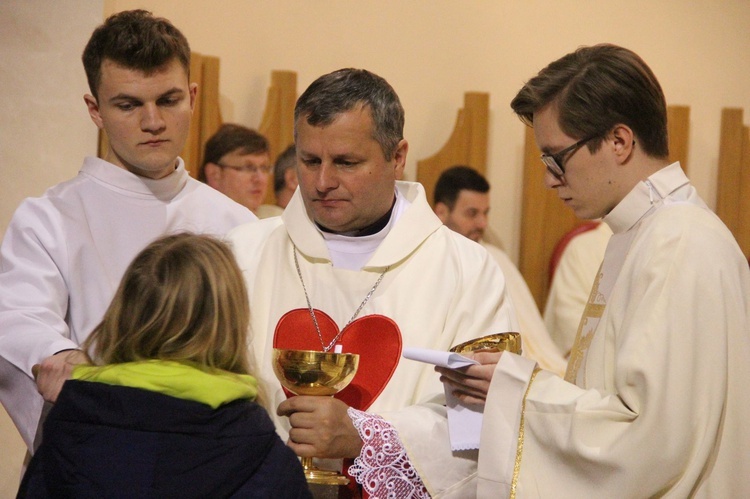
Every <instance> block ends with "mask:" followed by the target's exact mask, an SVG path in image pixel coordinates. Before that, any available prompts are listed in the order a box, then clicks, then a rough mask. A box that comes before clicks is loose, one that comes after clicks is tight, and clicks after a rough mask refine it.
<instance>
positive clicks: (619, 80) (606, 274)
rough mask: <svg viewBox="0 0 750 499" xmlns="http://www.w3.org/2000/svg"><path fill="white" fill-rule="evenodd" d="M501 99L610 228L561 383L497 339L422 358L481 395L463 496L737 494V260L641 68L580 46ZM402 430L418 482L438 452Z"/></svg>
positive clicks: (742, 356) (744, 273)
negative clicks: (449, 357) (457, 356)
mask: <svg viewBox="0 0 750 499" xmlns="http://www.w3.org/2000/svg"><path fill="white" fill-rule="evenodd" d="M511 107H512V108H513V110H514V111H515V113H516V114H517V115H518V116H520V117H521V119H522V120H523V121H524V122H525V123H526V124H527V125H529V126H533V128H534V134H535V138H536V142H537V145H538V146H539V148H540V150H541V151H542V152H543V153H544V154H543V156H542V161H543V162H544V165H545V166H546V167H547V169H548V172H549V173H548V174H547V175H546V176H545V182H546V184H547V186H548V187H549V188H551V189H554V190H555V191H556V193H557V194H558V196H559V197H560V199H562V200H563V202H564V203H565V204H566V205H567V206H569V207H570V208H571V209H572V210H573V211H574V212H575V213H576V215H578V216H579V217H580V218H587V219H594V218H602V219H603V221H604V223H606V224H607V225H609V226H610V228H611V229H612V231H613V233H614V235H613V236H612V237H611V239H610V241H609V244H608V246H607V250H606V252H605V255H604V261H603V262H602V266H601V269H600V270H599V272H598V275H597V278H596V281H595V283H594V285H593V288H592V292H591V295H590V298H589V301H588V303H587V305H586V309H585V310H584V313H583V317H582V319H581V324H580V326H579V328H578V333H577V336H576V342H575V344H574V346H573V350H572V352H571V357H570V362H569V364H568V369H567V373H566V375H565V378H562V377H559V376H557V375H555V374H553V373H551V372H548V371H544V370H539V369H538V366H537V365H536V364H535V363H534V362H533V361H531V360H529V359H525V358H522V357H520V356H518V355H515V354H512V353H509V352H502V353H490V352H482V353H476V354H474V358H475V360H477V361H478V362H479V363H480V364H479V365H472V366H469V367H468V368H466V369H464V370H461V371H460V372H459V371H456V370H449V369H445V368H437V370H438V371H439V372H440V373H441V374H442V377H441V379H442V380H443V382H444V383H446V384H447V387H448V388H449V389H452V390H453V391H454V393H456V395H458V397H459V398H460V399H461V400H462V401H463V402H464V403H466V404H475V405H480V406H483V407H484V415H483V424H482V438H481V441H480V448H479V459H478V465H477V476H478V481H477V489H476V496H477V497H508V496H511V497H514V496H517V497H661V496H669V497H699V498H705V497H750V480H748V478H747V477H749V476H750V460H748V459H747V456H748V455H750V426H749V425H748V424H747V419H748V417H750V392H748V390H747V388H746V386H745V385H746V384H747V382H748V380H749V379H750V363H748V361H747V360H748V358H750V270H749V269H748V267H747V261H746V259H745V257H744V256H743V254H742V252H741V250H740V248H739V246H738V245H737V242H736V241H735V240H734V238H733V237H732V234H731V233H730V232H729V230H727V228H726V227H725V226H724V224H723V223H722V222H721V221H720V220H719V219H718V217H716V215H715V214H714V213H712V212H711V211H710V210H709V209H708V208H707V207H706V205H705V203H704V202H703V201H702V200H701V199H700V197H699V196H698V193H697V192H696V189H695V188H694V187H693V186H692V185H691V184H690V181H689V180H688V178H687V177H686V176H685V174H684V173H683V171H682V168H680V165H679V163H672V164H670V163H669V161H668V159H667V157H668V149H667V144H668V142H667V118H666V103H665V99H664V95H663V93H662V90H661V87H660V85H659V83H658V82H657V80H656V77H655V76H654V74H653V73H652V72H651V70H650V69H649V68H648V66H647V65H646V64H645V63H644V62H643V60H642V59H641V58H640V57H639V56H638V55H636V54H634V53H633V52H631V51H629V50H627V49H624V48H621V47H617V46H614V45H597V46H593V47H583V48H580V49H578V50H576V51H575V52H572V53H570V54H568V55H566V56H564V57H562V58H561V59H559V60H557V61H555V62H553V63H551V64H550V65H549V66H547V67H546V68H545V69H543V70H542V71H541V72H540V73H539V74H538V75H537V76H535V77H534V78H532V79H531V80H530V81H529V82H528V83H526V85H524V87H523V88H522V89H521V90H520V92H519V93H518V94H517V96H516V97H515V98H514V99H513V101H512V103H511ZM395 426H396V430H399V428H398V425H395ZM426 431H427V430H426ZM429 431H430V434H429V438H432V439H433V440H434V439H435V436H436V433H435V429H434V427H433V428H430V429H429ZM399 434H400V435H401V439H402V440H403V444H404V447H405V448H407V449H410V450H409V459H410V461H411V464H412V465H413V467H414V468H415V469H417V470H419V474H420V476H421V478H422V480H423V481H424V483H431V482H432V481H433V480H435V479H440V478H441V476H443V475H444V472H441V470H445V469H447V465H446V462H445V461H444V460H442V459H441V456H440V447H439V446H433V447H432V448H429V449H425V448H424V447H419V446H415V444H416V443H418V442H419V441H420V439H422V440H424V438H426V437H427V435H425V434H423V435H419V434H417V433H415V432H411V433H405V432H404V433H403V434H402V433H401V432H399ZM446 457H448V458H450V456H446Z"/></svg>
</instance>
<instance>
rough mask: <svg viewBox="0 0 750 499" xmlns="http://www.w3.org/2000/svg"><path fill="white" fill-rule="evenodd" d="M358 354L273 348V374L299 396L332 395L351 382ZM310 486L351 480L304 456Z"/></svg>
mask: <svg viewBox="0 0 750 499" xmlns="http://www.w3.org/2000/svg"><path fill="white" fill-rule="evenodd" d="M358 365H359V355H357V354H354V353H334V352H318V351H314V350H284V349H279V348H274V349H273V371H274V373H275V374H276V377H277V378H278V380H279V382H280V383H281V385H282V386H283V387H284V388H286V389H287V390H289V391H290V392H292V393H295V394H297V395H315V396H333V395H335V394H336V393H338V392H340V391H341V390H343V389H344V388H346V386H347V385H348V384H349V383H350V382H351V381H352V379H353V378H354V375H355V374H356V373H357V366H358ZM301 462H302V468H303V469H304V470H305V478H307V482H308V483H315V484H322V485H346V484H348V483H349V479H348V478H346V477H345V476H343V475H342V474H341V473H339V472H337V471H330V470H321V469H318V468H316V467H315V466H314V465H313V458H311V457H303V458H302V460H301Z"/></svg>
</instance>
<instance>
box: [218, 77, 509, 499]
mask: <svg viewBox="0 0 750 499" xmlns="http://www.w3.org/2000/svg"><path fill="white" fill-rule="evenodd" d="M295 125H296V127H295V134H296V137H295V141H296V154H297V177H298V181H299V188H298V189H297V191H296V192H295V194H294V196H293V197H292V199H291V201H290V202H289V204H288V205H287V207H286V210H285V211H284V213H283V215H282V216H281V217H280V218H275V219H267V220H261V221H259V222H257V223H253V224H248V225H245V226H242V227H240V228H237V229H235V230H234V231H232V232H231V233H230V239H231V240H232V242H233V244H234V249H235V252H236V255H237V258H238V261H239V263H240V267H241V268H242V269H243V270H244V273H245V277H246V279H247V284H248V291H249V294H250V303H251V309H252V310H253V313H252V314H251V315H252V318H251V327H252V329H253V336H254V340H253V341H254V344H253V345H252V350H253V352H255V353H256V355H258V357H259V358H258V365H260V366H262V367H261V369H265V372H264V378H265V380H266V381H267V382H268V383H270V384H271V386H273V387H275V396H276V398H275V404H274V406H273V407H271V408H269V409H270V410H271V411H274V412H275V411H276V410H277V407H276V406H277V405H278V406H279V407H278V412H279V414H280V415H282V416H289V417H288V418H286V417H283V418H281V420H280V421H279V422H278V423H279V428H280V429H281V430H282V432H283V433H286V431H289V445H290V446H291V447H292V449H294V451H295V452H297V453H298V454H299V455H301V456H312V457H326V458H359V459H358V460H357V464H356V465H355V467H354V468H350V469H349V471H350V472H352V474H353V475H355V476H356V478H357V480H358V481H359V482H360V483H363V485H364V488H365V491H366V492H368V493H372V494H374V496H375V497H383V496H382V495H379V494H380V492H382V491H384V490H391V491H394V490H395V491H396V492H395V493H396V497H409V496H410V494H414V496H415V497H417V496H426V494H427V490H429V492H430V493H439V492H440V491H441V490H439V489H434V488H431V487H432V486H431V484H429V483H426V484H421V483H419V484H417V485H416V486H414V487H411V486H410V485H409V480H408V477H410V476H411V477H415V476H416V475H415V472H414V469H412V468H404V467H403V465H404V457H405V453H404V451H403V448H401V447H399V445H398V436H397V435H396V434H395V433H394V432H392V431H390V432H379V431H377V429H378V428H383V427H385V422H384V421H383V420H382V419H381V418H380V416H381V415H382V416H384V417H385V418H386V419H389V420H391V419H393V418H399V419H403V420H406V421H409V422H410V423H411V424H413V425H415V426H419V427H423V428H424V427H429V426H430V425H431V424H432V422H433V421H436V420H437V421H440V420H443V419H444V416H445V409H444V408H443V393H444V390H443V386H442V384H441V383H440V382H439V379H438V377H437V376H436V375H435V373H434V371H433V369H432V367H431V366H429V365H427V364H421V363H418V362H413V361H408V360H404V359H400V357H399V352H400V347H401V346H403V347H407V346H409V347H422V348H430V349H439V350H448V349H449V348H450V347H451V346H454V345H455V344H457V343H460V342H463V341H465V340H468V339H472V338H474V337H478V336H483V335H486V334H489V333H493V332H502V331H510V330H517V328H518V323H517V321H516V318H515V314H514V312H513V310H512V308H511V305H510V302H509V301H508V299H507V298H506V291H505V286H506V285H505V279H504V277H503V274H502V272H501V270H500V268H499V267H498V265H497V264H496V263H495V262H494V261H493V259H492V258H491V257H490V256H489V255H488V253H487V251H486V250H485V249H484V248H482V247H481V246H480V245H478V244H476V243H474V242H473V241H470V240H469V239H467V238H465V237H463V236H462V235H460V234H458V233H456V232H453V231H452V230H450V229H448V228H447V227H445V226H444V225H443V224H442V223H441V222H440V219H439V218H438V217H437V216H435V214H434V213H433V211H432V209H431V208H430V205H429V204H428V202H427V199H426V197H425V192H424V189H423V187H422V186H421V185H420V184H418V183H414V182H402V181H397V180H396V179H397V178H400V176H401V173H402V171H403V168H404V164H405V161H406V154H407V150H408V144H407V141H406V140H405V139H404V137H403V126H404V110H403V108H402V106H401V103H400V102H399V99H398V96H397V95H396V93H395V92H394V90H393V88H392V87H391V86H390V85H389V84H388V82H386V81H385V80H384V79H383V78H381V77H379V76H377V75H374V74H372V73H370V72H368V71H365V70H360V69H343V70H339V71H335V72H333V73H330V74H327V75H324V76H321V77H320V78H318V79H317V80H316V81H315V82H313V83H312V84H311V85H310V87H308V89H307V90H306V91H305V92H304V93H303V94H302V95H301V96H300V98H299V100H298V101H297V105H296V108H295ZM329 318H330V319H329ZM338 331H341V335H340V336H339V335H337V332H338ZM336 343H339V344H341V345H342V348H343V351H345V352H347V351H349V349H350V348H352V347H353V346H356V348H357V349H358V352H359V353H360V354H361V356H360V369H359V371H358V373H357V375H356V376H355V378H354V380H353V382H352V385H354V386H355V387H360V388H357V390H359V391H358V392H357V393H359V396H356V397H349V398H346V395H345V392H346V390H349V389H350V388H351V387H352V385H350V386H349V387H347V389H346V390H345V391H344V392H342V393H341V397H342V399H343V400H345V401H346V403H344V402H342V401H341V400H338V399H335V398H330V397H304V396H299V397H294V398H292V399H289V400H285V396H284V394H283V392H282V391H281V386H280V385H279V383H278V381H276V378H275V377H274V375H273V373H272V372H271V370H270V369H271V348H272V346H273V345H274V344H276V345H286V346H287V347H290V346H292V347H293V346H297V347H298V348H300V347H303V348H306V349H312V350H330V349H332V348H335V344H336ZM391 372H392V376H390V373H391ZM380 390H382V392H381V391H380ZM420 402H424V403H427V404H428V405H424V406H419V407H414V404H417V403H420ZM430 402H432V404H431V405H430V404H429V403H430ZM349 406H352V407H354V408H356V409H364V408H368V407H369V409H368V412H363V411H360V410H352V409H349ZM408 406H412V407H410V408H409V409H405V408H407V407H408ZM431 409H434V411H433V410H431ZM376 414H377V415H376ZM353 423H354V424H353ZM355 426H356V428H358V429H359V432H358V431H357V429H355ZM403 431H406V432H408V431H411V430H409V429H404V430H403ZM360 435H362V436H360ZM380 443H388V445H389V449H390V450H391V451H392V452H391V453H390V454H389V455H388V458H389V460H388V470H387V471H386V473H382V474H379V475H378V476H375V475H372V474H369V473H368V470H371V469H372V468H373V467H374V466H376V465H378V464H382V461H380V462H378V463H375V462H370V460H371V459H372V458H373V457H374V456H373V455H372V454H371V453H370V452H369V450H371V449H372V448H373V446H375V445H378V444H380ZM433 444H434V442H430V441H424V442H422V443H421V445H424V446H430V445H433ZM442 445H443V446H445V448H446V449H447V452H449V451H450V447H449V443H448V442H447V441H443V442H442ZM464 465H467V466H469V467H472V466H473V465H474V463H473V461H472V460H471V459H466V460H463V461H461V463H458V464H456V466H455V467H453V468H451V469H446V470H445V472H446V474H447V475H451V476H454V477H455V476H464V475H465V474H466V473H467V469H464V467H463V466H464ZM416 478H417V480H418V477H416ZM425 487H426V488H425Z"/></svg>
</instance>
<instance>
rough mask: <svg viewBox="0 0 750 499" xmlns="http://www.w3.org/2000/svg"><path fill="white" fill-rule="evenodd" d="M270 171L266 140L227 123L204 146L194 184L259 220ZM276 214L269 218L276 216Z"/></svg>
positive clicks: (254, 132) (245, 129) (254, 133)
mask: <svg viewBox="0 0 750 499" xmlns="http://www.w3.org/2000/svg"><path fill="white" fill-rule="evenodd" d="M272 170H273V165H272V163H271V157H270V155H269V152H268V140H266V138H265V137H264V136H262V135H261V134H259V133H258V132H256V131H255V130H251V129H250V128H247V127H244V126H242V125H235V124H230V123H227V124H224V125H222V126H221V128H219V130H218V131H217V132H216V133H215V134H214V135H213V136H212V137H211V138H210V139H208V142H206V150H205V154H204V157H203V164H202V165H201V167H200V170H199V171H198V180H201V181H203V182H205V183H207V184H208V185H210V186H211V187H213V188H214V189H216V190H218V191H220V192H222V193H224V194H225V195H227V196H229V197H230V198H231V199H233V200H234V201H236V202H238V203H240V204H241V205H243V206H246V207H247V208H249V209H250V211H252V212H253V213H255V214H256V215H258V216H259V217H261V215H260V214H259V213H260V212H261V211H264V210H265V208H266V206H267V205H263V206H261V205H262V203H263V200H264V199H265V198H266V191H268V184H269V182H270V179H271V171H272ZM280 211H281V210H279V211H278V212H277V213H273V215H278V214H280ZM264 214H265V211H264ZM269 216H270V214H269ZM261 218H263V217H261Z"/></svg>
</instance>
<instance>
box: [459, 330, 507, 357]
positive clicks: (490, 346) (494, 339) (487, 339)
mask: <svg viewBox="0 0 750 499" xmlns="http://www.w3.org/2000/svg"><path fill="white" fill-rule="evenodd" d="M450 351H451V352H455V353H466V352H500V351H508V352H512V353H517V354H519V355H520V354H521V334H520V333H495V334H488V335H487V336H482V337H481V338H475V339H473V340H469V341H466V342H464V343H461V344H460V345H456V346H455V347H453V348H451V349H450Z"/></svg>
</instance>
